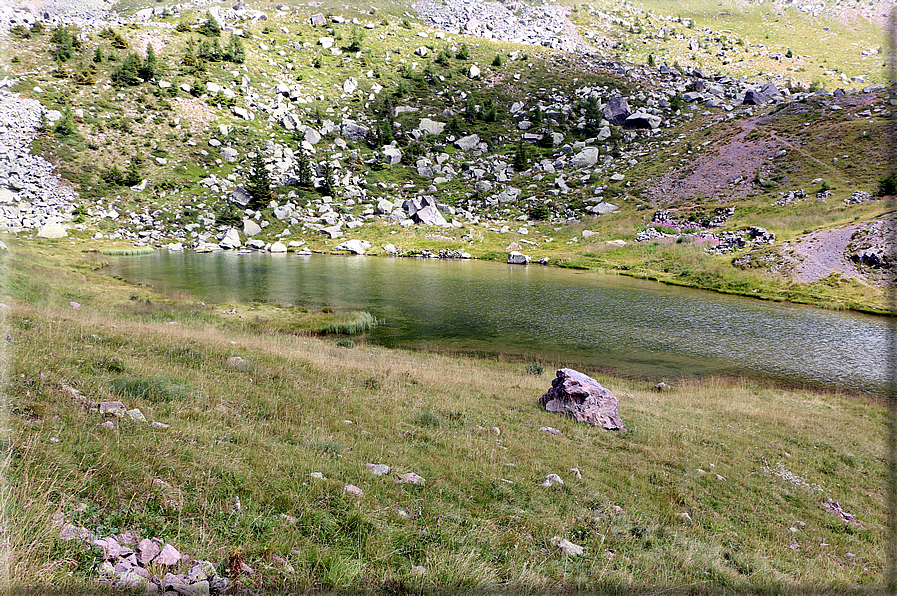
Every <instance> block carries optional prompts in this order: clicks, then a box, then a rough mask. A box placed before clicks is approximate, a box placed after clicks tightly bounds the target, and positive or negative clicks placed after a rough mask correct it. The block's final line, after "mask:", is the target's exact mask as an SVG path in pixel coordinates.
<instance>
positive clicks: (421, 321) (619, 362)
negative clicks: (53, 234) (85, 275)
mask: <svg viewBox="0 0 897 596" xmlns="http://www.w3.org/2000/svg"><path fill="white" fill-rule="evenodd" d="M110 272H111V273H113V274H116V275H121V276H122V277H124V278H125V279H128V280H131V281H135V282H144V283H150V284H153V286H154V287H155V288H156V289H158V290H161V291H188V292H191V293H192V294H194V295H195V296H196V297H197V299H200V300H207V301H233V302H251V301H254V300H257V301H272V302H280V303H284V304H297V305H302V306H305V307H308V308H313V309H314V308H322V307H325V306H330V307H333V308H334V309H336V310H338V311H339V310H350V309H359V310H367V311H369V312H371V313H372V314H373V315H375V316H376V317H378V318H382V319H385V321H386V323H385V325H383V326H382V327H380V328H378V329H377V330H376V331H375V332H373V333H372V334H371V336H370V337H371V339H372V340H373V341H375V342H378V343H381V344H384V345H388V346H407V347H426V348H433V347H437V348H439V349H448V350H456V351H461V352H467V353H475V354H510V355H518V356H520V357H524V358H530V359H540V360H542V361H548V362H551V361H554V362H562V363H565V364H569V365H576V364H587V365H590V366H596V367H605V368H614V369H617V370H619V371H620V372H621V373H622V374H627V375H632V376H638V377H644V378H649V379H658V380H659V379H660V378H676V377H680V376H702V375H709V374H760V375H768V376H771V377H774V378H778V379H787V380H791V381H798V382H805V383H812V384H825V385H836V386H838V387H843V388H847V389H855V390H867V391H881V390H883V388H884V384H885V382H886V379H887V376H886V370H885V362H884V354H885V353H886V347H887V333H888V326H889V325H890V324H891V321H890V320H888V319H886V318H883V317H873V316H869V315H862V314H858V313H849V312H837V311H826V310H820V309H814V308H811V307H803V306H797V305H790V304H778V303H771V302H762V301H758V300H751V299H748V298H741V297H737V296H726V295H722V294H715V293H711V292H702V291H698V290H691V289H688V288H680V287H675V286H666V285H663V284H659V283H655V282H648V281H643V280H637V279H632V278H627V277H621V276H606V275H598V274H594V273H585V274H582V273H578V272H573V271H569V270H562V269H555V268H548V267H540V266H532V265H531V266H528V267H521V266H510V265H504V264H498V263H485V262H474V261H436V260H420V259H394V258H374V257H356V256H344V257H343V256H320V255H314V256H312V257H297V256H294V255H269V254H251V255H237V254H233V253H217V254H202V255H196V254H192V253H181V254H178V253H168V252H164V251H163V252H159V253H157V254H154V255H146V256H138V257H122V258H118V259H114V260H113V262H112V267H111V271H110Z"/></svg>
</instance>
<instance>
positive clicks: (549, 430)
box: [539, 426, 564, 437]
mask: <svg viewBox="0 0 897 596" xmlns="http://www.w3.org/2000/svg"><path fill="white" fill-rule="evenodd" d="M539 430H541V431H542V432H546V433H548V434H549V435H554V436H556V437H559V436H561V435H562V434H564V433H562V432H561V431H559V430H558V429H556V428H554V427H553V426H543V427H542V428H540V429H539Z"/></svg>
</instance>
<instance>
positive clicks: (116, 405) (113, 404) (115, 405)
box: [99, 401, 125, 415]
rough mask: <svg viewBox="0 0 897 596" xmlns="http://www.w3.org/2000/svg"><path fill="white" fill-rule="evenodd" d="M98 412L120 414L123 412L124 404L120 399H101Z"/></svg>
mask: <svg viewBox="0 0 897 596" xmlns="http://www.w3.org/2000/svg"><path fill="white" fill-rule="evenodd" d="M99 410H100V414H116V415H118V414H121V413H124V412H125V404H123V403H121V402H120V401H101V402H100V404H99Z"/></svg>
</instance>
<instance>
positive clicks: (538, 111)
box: [530, 106, 542, 125]
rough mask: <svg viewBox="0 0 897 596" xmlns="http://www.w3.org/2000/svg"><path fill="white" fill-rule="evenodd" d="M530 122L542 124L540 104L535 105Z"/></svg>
mask: <svg viewBox="0 0 897 596" xmlns="http://www.w3.org/2000/svg"><path fill="white" fill-rule="evenodd" d="M530 122H532V123H533V124H535V125H539V124H542V106H536V109H535V110H533V117H532V118H530Z"/></svg>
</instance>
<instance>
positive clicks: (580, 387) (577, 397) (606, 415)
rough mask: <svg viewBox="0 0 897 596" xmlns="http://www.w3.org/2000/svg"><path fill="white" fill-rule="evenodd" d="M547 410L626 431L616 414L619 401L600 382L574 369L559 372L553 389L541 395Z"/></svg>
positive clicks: (581, 420) (607, 427) (609, 428)
mask: <svg viewBox="0 0 897 596" xmlns="http://www.w3.org/2000/svg"><path fill="white" fill-rule="evenodd" d="M539 405H541V406H543V407H544V408H545V410H546V411H548V412H554V413H557V414H564V415H566V416H570V417H571V418H574V419H575V420H578V421H580V422H588V423H589V424H592V425H594V426H600V427H601V428H604V429H606V430H625V427H624V426H623V421H622V420H621V419H620V416H619V414H618V413H617V408H618V405H619V403H618V402H617V398H616V397H614V394H613V393H611V392H610V390H608V389H605V388H604V387H602V386H601V385H600V384H599V383H598V381H596V380H595V379H593V378H592V377H590V376H588V375H584V374H582V373H581V372H579V371H576V370H573V369H572V368H562V369H560V370H559V371H557V378H556V379H554V380H553V381H552V382H551V389H549V390H548V392H547V393H546V394H545V395H543V396H542V397H541V398H539Z"/></svg>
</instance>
